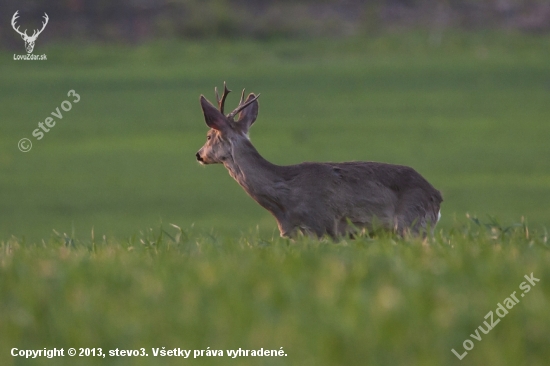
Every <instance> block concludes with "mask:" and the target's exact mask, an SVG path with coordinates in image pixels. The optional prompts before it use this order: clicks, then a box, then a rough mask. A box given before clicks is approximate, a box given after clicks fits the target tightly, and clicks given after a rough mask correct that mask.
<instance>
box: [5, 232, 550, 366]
mask: <svg viewBox="0 0 550 366" xmlns="http://www.w3.org/2000/svg"><path fill="white" fill-rule="evenodd" d="M548 249H549V248H548V242H547V236H546V234H544V233H540V232H539V233H536V232H535V233H533V232H529V231H528V230H527V228H526V227H525V226H521V225H520V226H518V227H515V228H502V227H499V226H498V225H496V226H493V227H491V228H489V229H485V228H484V227H483V226H477V225H476V224H474V223H471V224H470V225H466V224H464V225H460V226H456V227H454V228H452V229H451V230H449V232H448V233H446V234H438V235H436V237H435V239H434V240H433V242H431V243H429V244H428V243H424V244H423V243H422V242H421V241H417V240H407V241H401V240H398V239H396V238H392V237H384V236H382V237H376V238H373V239H369V238H359V239H357V240H354V241H350V242H347V241H343V242H341V243H339V244H333V243H330V242H319V241H310V240H308V239H306V238H303V239H300V240H297V241H296V242H293V243H290V242H288V241H285V240H282V239H275V240H272V239H270V238H263V237H262V236H261V235H258V234H257V233H254V232H252V233H249V234H247V235H243V236H241V237H231V236H211V235H208V234H201V233H200V232H194V231H185V230H178V229H176V228H174V227H171V226H170V227H166V228H164V229H163V231H161V230H160V229H158V230H154V231H150V232H145V233H142V234H141V235H137V236H135V237H132V238H130V239H128V240H125V241H117V240H113V239H110V238H106V239H105V238H95V239H88V240H83V241H80V240H73V239H71V238H70V237H64V236H62V235H61V236H59V237H56V238H52V239H51V240H49V241H48V242H46V243H44V244H38V245H35V244H28V243H21V242H17V241H15V240H11V241H8V242H6V243H4V244H2V245H1V247H0V250H1V252H0V294H2V297H1V298H2V301H0V305H1V308H0V327H1V329H2V332H0V362H1V363H2V365H52V364H55V365H74V364H78V365H99V364H113V365H158V364H165V365H181V364H187V363H189V364H197V365H225V364H236V365H423V366H429V365H434V366H436V365H453V364H456V365H458V364H467V365H546V364H547V361H548V358H549V356H550V351H549V350H548V347H547V346H548V339H549V336H550V313H549V312H548V300H549V296H550V286H549V285H548V284H549V283H550V269H549V268H550V266H549V264H550V252H549V250H548ZM531 273H533V277H534V278H535V279H538V280H540V281H536V280H535V279H533V281H534V283H535V285H534V286H532V287H531V288H530V289H529V292H524V291H523V290H524V289H523V288H522V289H520V288H521V284H522V282H526V279H525V278H524V276H525V275H529V276H530V275H531ZM526 283H527V282H526ZM527 284H528V283H527ZM513 292H516V293H515V296H516V298H517V299H518V300H519V303H517V304H515V305H511V304H509V305H510V306H511V308H510V309H509V310H508V313H507V314H504V313H503V311H502V310H500V313H501V314H502V315H503V318H499V316H497V313H496V311H497V309H498V304H499V303H500V304H504V301H505V300H506V299H507V298H509V297H510V296H511V294H512V293H513ZM522 293H523V294H524V295H525V296H524V297H520V296H521V295H520V294H522ZM489 312H493V317H494V318H493V320H490V319H489V318H486V315H487V314H488V313H489ZM499 319H500V321H498V320H499ZM484 321H487V322H488V324H489V325H491V324H492V325H494V328H493V329H491V330H490V332H489V333H488V334H486V335H485V334H483V333H482V332H481V331H480V330H477V335H476V328H477V327H479V326H482V327H483V329H485V330H487V329H488V327H487V326H486V325H484V323H483V322H484ZM470 334H473V337H478V338H479V337H481V340H475V339H474V338H472V336H470ZM467 339H469V340H470V341H471V342H472V344H473V345H474V348H473V349H472V350H471V351H470V352H468V354H466V355H464V352H465V349H464V347H469V348H471V347H472V346H471V345H469V344H468V343H466V346H463V343H464V341H465V340H467ZM13 347H17V348H18V349H44V348H47V349H53V348H64V349H65V352H67V350H68V348H70V347H74V348H76V349H77V350H79V348H101V349H102V352H103V353H105V354H109V351H115V350H116V349H120V350H134V349H135V350H139V352H140V353H141V352H142V351H141V349H142V348H144V349H145V351H144V353H146V354H148V355H149V356H148V357H109V356H107V357H106V358H105V359H102V358H100V357H97V356H96V357H78V356H77V357H75V358H71V357H67V356H66V354H65V357H64V358H55V359H53V360H49V359H45V358H37V359H34V360H25V359H22V358H20V357H17V358H15V357H11V356H10V352H11V349H12V348H13ZM162 347H166V349H167V350H168V349H174V348H178V347H179V348H182V349H185V350H222V352H223V356H216V357H207V356H202V357H197V358H193V355H194V352H193V354H192V355H191V356H190V359H187V360H185V359H183V358H181V357H162V358H158V357H153V348H162ZM208 347H209V348H208ZM281 347H282V348H283V351H284V353H285V354H286V355H287V356H286V357H284V356H282V357H262V358H258V357H238V358H235V359H232V358H231V357H229V356H228V354H227V351H228V350H237V349H239V348H242V349H248V350H259V349H261V348H263V349H269V350H277V351H278V350H280V349H281ZM452 349H454V350H455V351H456V352H457V354H459V355H461V356H462V357H463V359H462V361H460V360H459V359H458V358H457V357H456V356H455V355H454V354H453V353H452V351H451V350H452ZM78 352H80V351H78Z"/></svg>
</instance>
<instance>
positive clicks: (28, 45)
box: [11, 10, 50, 53]
mask: <svg viewBox="0 0 550 366" xmlns="http://www.w3.org/2000/svg"><path fill="white" fill-rule="evenodd" d="M17 13H19V10H17V11H16V12H15V14H13V18H11V26H12V27H13V29H14V30H15V31H16V32H17V33H19V34H20V35H21V38H23V40H24V41H25V49H26V50H27V53H32V50H33V49H34V43H35V42H36V39H37V38H38V36H39V35H40V33H42V31H43V30H44V28H46V24H48V20H50V18H48V14H46V13H44V21H43V22H42V29H40V30H38V29H35V30H34V32H33V34H32V36H29V35H28V34H27V30H26V29H25V31H24V32H21V31H20V30H19V26H17V28H16V25H15V22H16V20H17V18H19V15H18V14H17Z"/></svg>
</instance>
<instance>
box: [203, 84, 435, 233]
mask: <svg viewBox="0 0 550 366" xmlns="http://www.w3.org/2000/svg"><path fill="white" fill-rule="evenodd" d="M214 90H215V93H216V99H217V102H218V108H216V107H215V106H213V105H212V104H211V103H210V102H209V101H208V100H207V99H206V98H205V97H204V96H203V95H201V96H200V103H201V106H202V110H203V112H204V118H205V121H206V124H207V125H208V127H210V130H209V131H208V134H207V138H206V140H207V141H206V144H205V145H204V146H203V147H202V148H201V149H200V150H199V151H198V152H197V154H196V157H197V160H198V161H199V162H200V163H201V164H215V163H221V164H223V165H224V166H225V167H226V168H227V170H228V171H229V174H230V175H231V176H232V177H233V178H234V179H235V180H236V181H237V182H238V183H239V184H240V185H241V186H242V187H243V188H244V190H245V191H246V193H248V194H249V195H250V197H252V198H253V199H254V200H255V201H256V202H258V203H259V204H260V205H261V206H262V207H264V208H265V209H267V210H268V211H269V212H271V214H272V215H273V216H275V219H276V220H277V224H278V226H279V231H280V233H281V236H283V237H294V236H295V235H296V234H297V233H298V232H299V231H301V232H302V233H304V234H307V235H316V236H317V237H322V236H324V235H329V236H330V237H332V238H333V239H335V238H337V237H340V236H344V235H347V234H349V235H353V232H354V231H355V230H356V229H357V228H359V229H361V228H366V229H367V230H369V229H372V228H373V226H376V225H380V226H381V227H382V228H384V229H387V230H395V231H397V233H399V234H400V235H404V234H406V233H408V232H412V233H414V234H419V233H422V234H426V229H427V228H428V227H431V228H432V230H433V227H434V226H435V224H436V223H437V221H438V220H439V218H440V213H439V206H440V204H441V202H442V201H443V199H442V198H441V194H440V193H439V191H438V190H436V189H435V188H434V187H433V186H432V185H431V184H430V183H428V181H426V180H425V179H424V178H423V177H422V176H421V175H420V174H419V173H417V172H416V171H415V170H414V169H412V168H409V167H407V166H401V165H391V164H384V163H376V162H355V161H353V162H345V163H309V162H306V163H301V164H297V165H289V166H279V165H275V164H272V163H270V162H269V161H267V160H265V159H264V158H263V157H262V156H261V155H260V154H259V153H258V151H257V150H256V149H255V148H254V146H253V145H252V143H251V142H250V139H249V138H248V130H249V128H250V126H252V124H253V123H254V121H256V117H257V116H258V101H257V99H258V97H259V96H260V95H259V94H258V95H257V96H255V95H254V94H250V95H248V98H247V99H246V100H244V89H243V92H242V95H241V100H240V102H239V105H238V106H237V108H236V109H235V110H234V111H233V112H231V113H229V114H227V115H225V114H224V104H225V99H226V97H227V94H228V93H229V92H230V90H229V89H227V86H226V85H225V83H224V91H223V94H222V96H221V98H220V97H219V95H218V90H217V88H215V89H214ZM237 114H239V115H238V119H235V117H236V116H237Z"/></svg>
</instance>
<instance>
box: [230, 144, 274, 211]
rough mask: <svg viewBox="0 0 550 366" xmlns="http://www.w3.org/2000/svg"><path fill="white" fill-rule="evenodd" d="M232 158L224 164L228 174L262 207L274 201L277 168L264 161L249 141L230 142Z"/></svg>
mask: <svg viewBox="0 0 550 366" xmlns="http://www.w3.org/2000/svg"><path fill="white" fill-rule="evenodd" d="M232 152H233V154H232V156H231V158H229V159H228V160H226V161H225V162H224V166H225V167H226V168H227V170H228V171H229V174H230V175H231V176H232V177H233V179H235V180H236V181H237V183H239V184H240V185H241V187H243V188H244V190H245V191H246V192H247V193H248V194H249V195H250V196H251V197H252V198H254V199H255V200H256V201H257V202H258V203H260V204H261V205H262V206H264V207H266V205H267V203H266V202H263V201H265V200H268V201H271V200H272V199H275V198H276V197H274V196H276V195H277V194H276V192H275V190H274V187H275V183H276V182H277V181H280V179H279V174H278V169H277V166H276V165H274V164H271V163H270V162H269V161H267V160H266V159H264V158H263V157H262V156H261V155H260V153H258V150H256V148H255V147H254V146H253V145H252V143H251V142H250V140H248V139H247V140H245V141H239V142H238V143H233V142H232Z"/></svg>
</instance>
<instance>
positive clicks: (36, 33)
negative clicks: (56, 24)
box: [31, 13, 50, 38]
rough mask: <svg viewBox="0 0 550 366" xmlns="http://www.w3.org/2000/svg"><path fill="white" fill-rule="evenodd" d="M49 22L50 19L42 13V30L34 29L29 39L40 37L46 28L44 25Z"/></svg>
mask: <svg viewBox="0 0 550 366" xmlns="http://www.w3.org/2000/svg"><path fill="white" fill-rule="evenodd" d="M49 20H50V18H49V17H48V14H46V13H44V22H42V29H40V30H36V29H35V30H34V33H33V34H32V36H31V38H37V37H38V36H39V35H40V33H42V31H43V30H44V28H46V25H47V24H48V21H49Z"/></svg>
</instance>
